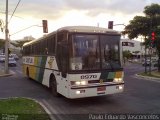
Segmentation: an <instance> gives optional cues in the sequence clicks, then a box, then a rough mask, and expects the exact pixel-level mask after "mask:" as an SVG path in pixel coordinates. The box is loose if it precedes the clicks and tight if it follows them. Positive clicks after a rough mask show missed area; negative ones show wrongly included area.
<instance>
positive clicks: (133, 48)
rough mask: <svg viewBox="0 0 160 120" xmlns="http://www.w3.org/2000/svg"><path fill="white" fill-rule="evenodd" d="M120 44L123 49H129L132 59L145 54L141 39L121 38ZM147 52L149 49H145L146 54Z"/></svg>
mask: <svg viewBox="0 0 160 120" xmlns="http://www.w3.org/2000/svg"><path fill="white" fill-rule="evenodd" d="M121 45H122V50H123V51H129V52H130V53H131V54H132V59H140V58H143V57H144V55H145V46H144V45H143V44H142V43H141V41H137V40H130V39H121ZM148 54H149V50H148V49H147V50H146V55H148Z"/></svg>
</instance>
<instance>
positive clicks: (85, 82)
mask: <svg viewBox="0 0 160 120" xmlns="http://www.w3.org/2000/svg"><path fill="white" fill-rule="evenodd" d="M87 84H88V82H87V81H85V80H83V81H71V85H87Z"/></svg>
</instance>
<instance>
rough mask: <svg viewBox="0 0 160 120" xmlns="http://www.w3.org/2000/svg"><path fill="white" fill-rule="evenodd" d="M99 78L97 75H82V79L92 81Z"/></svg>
mask: <svg viewBox="0 0 160 120" xmlns="http://www.w3.org/2000/svg"><path fill="white" fill-rule="evenodd" d="M92 78H97V75H81V79H92Z"/></svg>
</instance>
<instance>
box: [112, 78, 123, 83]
mask: <svg viewBox="0 0 160 120" xmlns="http://www.w3.org/2000/svg"><path fill="white" fill-rule="evenodd" d="M122 81H123V79H122V78H114V80H113V82H116V83H120V82H122Z"/></svg>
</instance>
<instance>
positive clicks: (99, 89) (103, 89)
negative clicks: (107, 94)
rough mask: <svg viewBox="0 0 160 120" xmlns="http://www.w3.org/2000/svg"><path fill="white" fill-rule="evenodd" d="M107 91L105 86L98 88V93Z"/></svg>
mask: <svg viewBox="0 0 160 120" xmlns="http://www.w3.org/2000/svg"><path fill="white" fill-rule="evenodd" d="M105 90H106V87H105V86H103V87H98V88H97V91H105Z"/></svg>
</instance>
